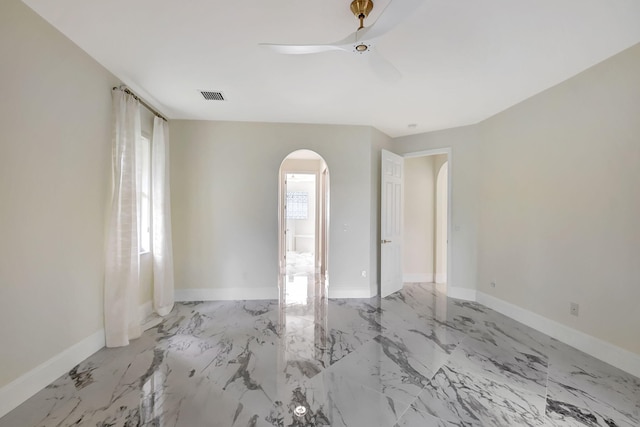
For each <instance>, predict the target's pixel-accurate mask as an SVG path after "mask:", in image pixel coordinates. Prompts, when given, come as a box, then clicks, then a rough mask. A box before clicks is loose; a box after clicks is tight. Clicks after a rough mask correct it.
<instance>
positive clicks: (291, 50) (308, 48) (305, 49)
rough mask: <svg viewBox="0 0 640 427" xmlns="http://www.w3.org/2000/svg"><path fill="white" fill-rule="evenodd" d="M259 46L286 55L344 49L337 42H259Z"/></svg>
mask: <svg viewBox="0 0 640 427" xmlns="http://www.w3.org/2000/svg"><path fill="white" fill-rule="evenodd" d="M260 46H266V47H268V48H270V49H272V50H274V51H276V52H278V53H284V54H287V55H306V54H310V53H321V52H328V51H331V50H345V48H344V47H343V46H340V45H337V44H318V45H312V44H298V45H296V44H274V43H260Z"/></svg>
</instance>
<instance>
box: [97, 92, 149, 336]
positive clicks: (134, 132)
mask: <svg viewBox="0 0 640 427" xmlns="http://www.w3.org/2000/svg"><path fill="white" fill-rule="evenodd" d="M112 96H113V113H114V126H113V143H112V144H113V147H112V150H113V151H112V156H113V159H112V161H113V199H112V202H111V212H110V218H109V231H108V238H107V248H106V271H105V283H104V318H105V335H106V341H107V347H118V346H124V345H127V344H129V340H131V339H134V338H137V337H139V336H140V334H141V330H140V329H141V328H140V319H139V314H138V313H139V311H138V310H139V309H138V306H139V302H138V298H139V296H138V294H139V291H138V289H139V286H140V285H139V276H140V254H139V252H140V251H139V235H138V227H139V225H138V185H139V184H138V179H137V172H136V142H137V139H138V138H139V135H140V104H139V102H138V101H137V100H136V99H135V98H134V97H133V96H131V95H128V94H126V93H125V92H123V91H121V90H114V91H113V92H112Z"/></svg>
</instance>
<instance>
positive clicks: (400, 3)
mask: <svg viewBox="0 0 640 427" xmlns="http://www.w3.org/2000/svg"><path fill="white" fill-rule="evenodd" d="M423 3H424V0H391V3H389V4H388V5H387V7H386V8H385V9H384V10H383V11H382V13H381V14H380V17H379V18H378V20H377V21H376V22H374V23H373V24H372V25H371V26H369V27H368V28H365V29H364V30H363V34H362V40H363V41H366V40H372V39H375V38H378V37H380V36H382V35H384V34H386V33H387V32H388V31H390V30H392V29H393V28H394V27H395V26H396V25H398V24H399V23H400V22H402V21H403V20H404V19H405V18H407V17H409V16H410V15H411V14H412V13H413V11H415V10H416V9H417V8H418V7H420V5H422V4H423Z"/></svg>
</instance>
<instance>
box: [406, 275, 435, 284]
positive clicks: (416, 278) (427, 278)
mask: <svg viewBox="0 0 640 427" xmlns="http://www.w3.org/2000/svg"><path fill="white" fill-rule="evenodd" d="M402 281H403V282H404V283H433V273H417V274H412V273H406V274H403V275H402Z"/></svg>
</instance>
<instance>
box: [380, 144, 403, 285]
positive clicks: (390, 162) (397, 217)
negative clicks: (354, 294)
mask: <svg viewBox="0 0 640 427" xmlns="http://www.w3.org/2000/svg"><path fill="white" fill-rule="evenodd" d="M381 167H382V170H381V173H382V188H381V203H380V228H381V230H380V238H381V241H380V282H381V283H380V293H381V296H382V297H385V296H387V295H389V294H392V293H393V292H396V291H399V290H400V289H402V226H403V198H404V188H403V180H404V159H403V158H402V157H401V156H398V155H397V154H394V153H391V152H390V151H386V150H382V165H381Z"/></svg>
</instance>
